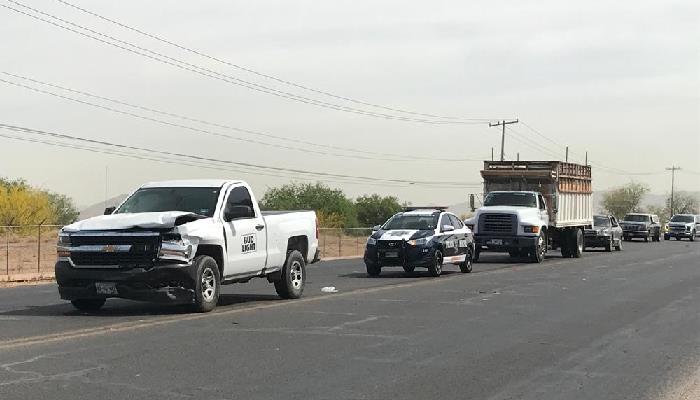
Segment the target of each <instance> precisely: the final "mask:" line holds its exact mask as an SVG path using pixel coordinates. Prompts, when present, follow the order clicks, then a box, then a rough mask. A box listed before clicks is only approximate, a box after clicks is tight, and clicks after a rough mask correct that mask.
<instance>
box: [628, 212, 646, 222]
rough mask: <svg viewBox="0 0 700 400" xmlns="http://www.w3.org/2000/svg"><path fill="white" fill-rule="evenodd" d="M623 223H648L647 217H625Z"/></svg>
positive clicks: (632, 215)
mask: <svg viewBox="0 0 700 400" xmlns="http://www.w3.org/2000/svg"><path fill="white" fill-rule="evenodd" d="M624 221H629V222H649V216H648V215H634V214H631V215H625V219H624Z"/></svg>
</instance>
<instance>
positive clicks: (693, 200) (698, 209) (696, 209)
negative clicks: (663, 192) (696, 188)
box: [666, 192, 700, 214]
mask: <svg viewBox="0 0 700 400" xmlns="http://www.w3.org/2000/svg"><path fill="white" fill-rule="evenodd" d="M666 208H667V209H668V210H669V214H670V213H671V212H673V213H675V214H698V213H700V199H698V196H697V195H694V194H692V193H687V192H676V193H674V194H673V210H671V196H670V195H669V196H668V197H667V198H666Z"/></svg>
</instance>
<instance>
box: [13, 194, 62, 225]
mask: <svg viewBox="0 0 700 400" xmlns="http://www.w3.org/2000/svg"><path fill="white" fill-rule="evenodd" d="M53 217H54V215H53V209H52V208H51V204H50V203H49V199H48V196H47V195H46V193H44V192H42V191H40V190H36V189H32V188H28V187H22V186H12V187H9V188H7V187H0V225H37V224H52V223H54V222H55V221H54V218H53Z"/></svg>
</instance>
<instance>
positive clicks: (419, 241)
mask: <svg viewBox="0 0 700 400" xmlns="http://www.w3.org/2000/svg"><path fill="white" fill-rule="evenodd" d="M430 239H432V238H420V239H413V240H409V241H408V242H407V243H408V244H409V245H411V246H423V245H426V244H428V242H429V241H430Z"/></svg>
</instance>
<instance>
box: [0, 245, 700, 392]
mask: <svg viewBox="0 0 700 400" xmlns="http://www.w3.org/2000/svg"><path fill="white" fill-rule="evenodd" d="M625 245H626V246H625V249H624V251H623V252H621V253H618V252H613V253H605V252H587V253H586V254H585V256H584V258H582V259H567V260H565V259H562V258H560V257H559V253H556V252H555V253H552V254H550V255H549V256H548V258H547V260H546V261H545V262H544V263H542V264H527V263H522V262H520V263H518V262H512V261H511V260H509V259H508V257H507V256H503V255H483V256H482V262H481V263H478V264H476V265H475V268H474V273H472V274H461V273H459V272H458V268H457V267H455V266H449V267H446V268H445V269H446V271H445V273H444V275H443V276H442V277H440V278H430V277H428V276H427V275H426V274H423V273H416V274H413V275H408V276H406V275H404V274H403V271H400V272H399V271H397V270H393V271H391V270H389V271H385V272H383V273H382V276H381V277H380V278H367V277H366V276H365V274H364V266H363V265H362V263H361V261H360V260H346V261H333V262H322V263H319V264H316V265H313V266H310V267H309V269H308V274H309V282H308V283H307V287H306V293H305V297H304V298H303V299H301V300H295V301H282V300H279V299H278V298H277V297H276V296H275V295H274V290H273V288H272V287H271V286H270V285H268V284H267V283H266V282H265V281H263V280H258V281H256V282H251V283H250V284H247V285H233V286H227V287H225V293H226V295H225V296H223V298H222V299H221V302H220V306H219V308H217V310H216V311H215V312H213V313H209V314H189V313H187V311H186V310H185V309H182V308H178V307H156V306H151V305H144V304H141V303H132V302H127V301H116V300H115V301H109V302H108V303H107V305H106V306H105V309H104V311H103V312H101V313H100V314H97V315H87V314H81V313H78V312H75V311H73V309H72V308H71V306H70V305H69V304H66V303H64V302H62V301H60V300H58V296H57V292H56V288H55V287H54V285H38V286H24V287H16V288H6V289H0V399H3V400H11V399H41V398H49V399H65V400H73V399H87V398H90V399H95V398H103V399H140V398H144V399H145V398H148V399H179V398H184V399H186V398H207V399H389V398H395V399H437V398H440V399H538V400H544V399H595V400H601V399H666V398H668V394H669V393H672V392H676V393H677V392H678V387H680V386H681V385H684V382H686V381H687V379H688V376H693V375H694V374H696V373H697V371H698V367H699V366H700V262H699V260H700V243H697V242H696V243H689V242H687V241H684V242H676V241H671V242H661V243H641V242H637V243H625ZM324 286H335V287H337V288H338V290H339V292H338V293H335V294H325V293H322V292H321V288H322V287H324Z"/></svg>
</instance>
